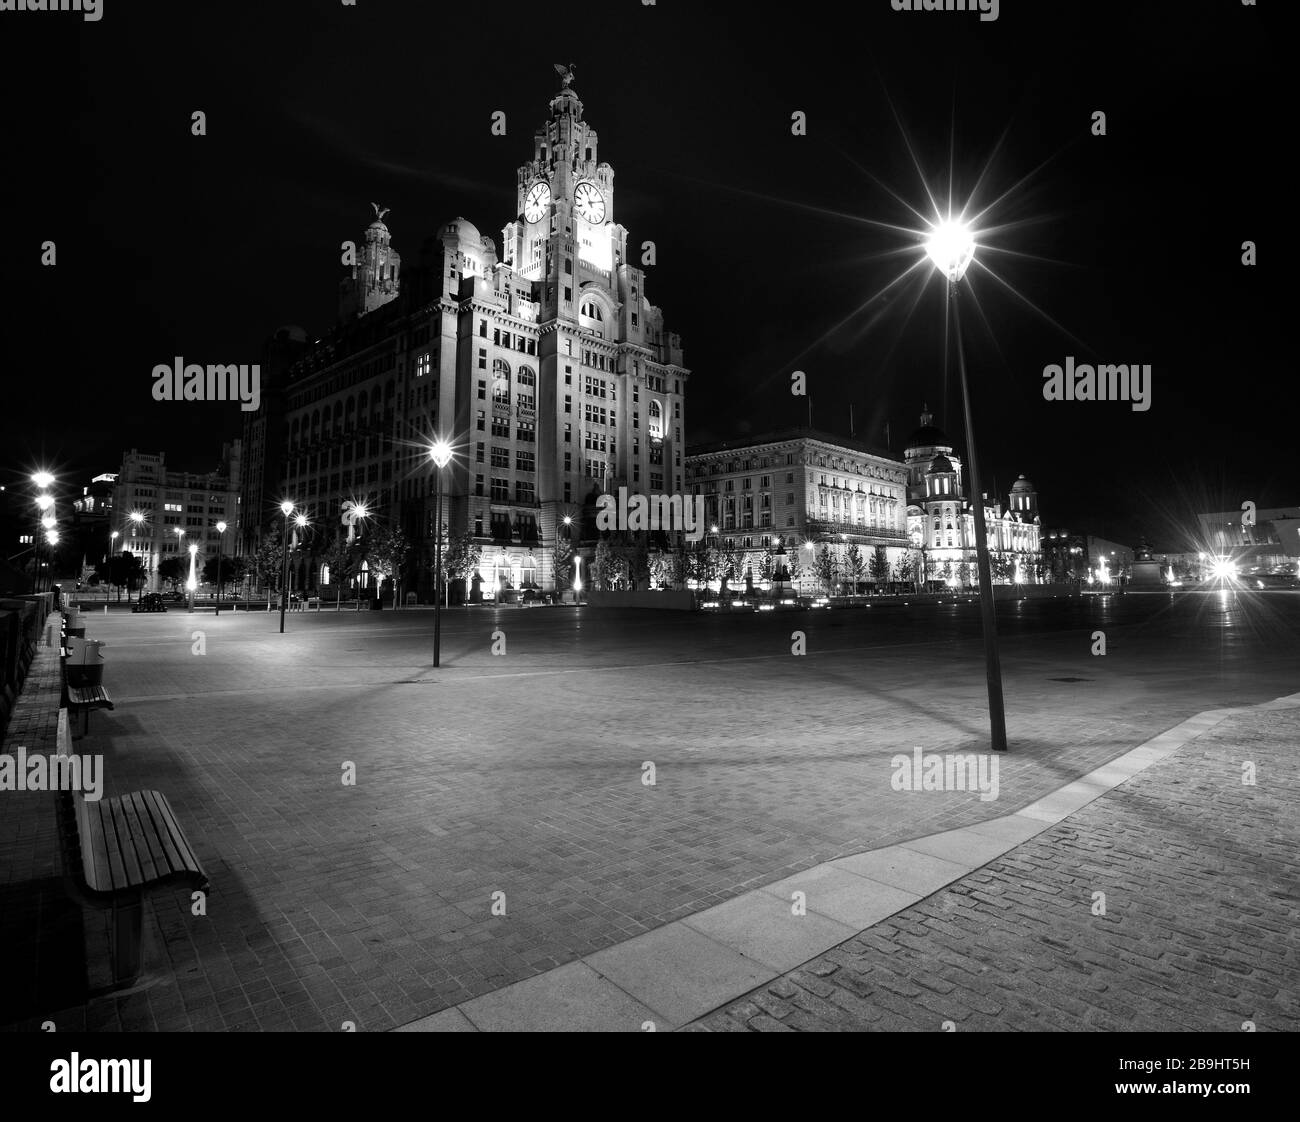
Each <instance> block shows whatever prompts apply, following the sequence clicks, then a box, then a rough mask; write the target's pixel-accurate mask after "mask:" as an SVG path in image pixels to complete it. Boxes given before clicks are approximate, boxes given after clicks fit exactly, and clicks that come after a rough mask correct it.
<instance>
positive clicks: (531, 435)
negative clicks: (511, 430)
mask: <svg viewBox="0 0 1300 1122" xmlns="http://www.w3.org/2000/svg"><path fill="white" fill-rule="evenodd" d="M515 437H516V439H518V440H523V441H526V442H527V443H529V444H533V443H536V441H537V426H536V425H534V424H533V423H532V422H531V421H521V422H520V423H519V427H518V428H517V429H515Z"/></svg>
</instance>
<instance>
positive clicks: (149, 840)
mask: <svg viewBox="0 0 1300 1122" xmlns="http://www.w3.org/2000/svg"><path fill="white" fill-rule="evenodd" d="M140 794H141V793H140V792H139V791H132V792H131V793H130V794H129V795H123V796H122V799H123V801H124V802H127V801H129V807H130V813H131V814H132V815H133V816H134V818H135V821H136V822H137V823H138V824H139V825H138V829H139V836H140V837H142V838H144V841H145V845H146V846H147V847H148V849H149V861H148V864H149V868H147V869H146V873H147V874H148V875H149V876H151V877H165V876H166V875H167V874H168V873H169V872H170V871H171V866H170V864H169V862H168V861H167V854H166V853H165V852H164V850H163V847H162V842H160V841H159V840H158V831H157V830H155V829H154V828H153V819H152V818H150V817H149V811H148V809H147V808H146V807H145V805H144V800H143V799H141V797H140ZM140 864H141V865H144V864H145V859H144V855H143V854H141V857H140Z"/></svg>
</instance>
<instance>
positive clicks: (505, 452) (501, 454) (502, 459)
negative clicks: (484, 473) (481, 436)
mask: <svg viewBox="0 0 1300 1122" xmlns="http://www.w3.org/2000/svg"><path fill="white" fill-rule="evenodd" d="M492 466H493V467H496V468H508V467H509V466H510V449H509V448H498V447H497V446H496V445H495V444H494V445H492Z"/></svg>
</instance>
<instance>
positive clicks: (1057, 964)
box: [690, 695, 1300, 1032]
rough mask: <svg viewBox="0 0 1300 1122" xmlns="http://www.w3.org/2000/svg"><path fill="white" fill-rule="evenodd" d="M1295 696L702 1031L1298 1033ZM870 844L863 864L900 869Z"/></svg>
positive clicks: (1227, 725) (722, 1012)
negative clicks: (885, 862) (885, 863)
mask: <svg viewBox="0 0 1300 1122" xmlns="http://www.w3.org/2000/svg"><path fill="white" fill-rule="evenodd" d="M1290 703H1291V705H1292V707H1291V708H1269V707H1261V708H1257V709H1254V710H1247V711H1244V712H1239V713H1236V714H1234V715H1233V716H1231V717H1230V718H1229V719H1227V720H1225V721H1224V722H1223V723H1222V724H1220V725H1218V726H1217V727H1215V728H1213V729H1212V730H1210V731H1209V732H1206V733H1203V734H1202V735H1200V736H1199V737H1197V738H1196V739H1195V740H1193V741H1191V742H1190V743H1188V744H1187V745H1186V746H1185V747H1184V748H1182V749H1180V750H1178V751H1177V752H1175V753H1174V754H1173V755H1171V756H1169V757H1168V758H1166V759H1164V760H1162V761H1158V762H1155V763H1153V764H1151V765H1150V767H1148V768H1147V769H1146V770H1144V771H1141V772H1139V773H1137V774H1135V775H1134V776H1133V777H1132V778H1131V779H1129V780H1127V781H1126V782H1124V783H1122V784H1121V785H1120V786H1118V787H1117V788H1116V789H1115V790H1113V791H1111V792H1110V793H1109V794H1107V795H1105V796H1103V797H1101V798H1099V799H1097V800H1096V801H1095V802H1092V803H1090V804H1089V805H1087V806H1084V807H1082V808H1081V809H1079V810H1078V811H1076V812H1075V813H1073V814H1071V815H1070V816H1069V817H1068V818H1067V819H1065V820H1064V821H1062V822H1060V823H1058V824H1057V825H1055V826H1052V827H1051V828H1049V829H1047V830H1044V831H1043V832H1042V833H1040V834H1038V835H1036V836H1035V837H1033V838H1031V839H1030V840H1029V841H1027V842H1025V843H1024V844H1022V845H1019V846H1016V847H1015V848H1014V849H1012V850H1011V851H1010V852H1008V853H1006V854H1005V855H1003V856H1001V857H998V858H995V859H994V860H993V861H991V862H990V863H989V864H987V865H985V866H984V867H982V868H981V869H979V870H978V871H977V872H974V873H971V874H969V875H967V876H964V877H962V878H961V879H960V880H957V881H955V882H954V883H952V884H950V885H949V886H948V887H947V888H945V889H943V890H941V891H939V892H936V893H935V894H934V895H933V896H930V897H928V898H927V899H925V900H922V901H920V902H919V903H916V904H914V905H912V906H911V907H908V908H905V909H903V910H902V911H900V912H898V913H897V914H896V915H894V916H892V917H890V918H889V919H888V920H886V921H884V922H882V923H879V924H877V925H875V926H874V927H872V928H871V929H870V930H869V931H866V932H864V933H862V934H861V935H859V936H857V937H856V938H853V939H850V940H848V941H847V942H845V943H843V944H841V945H840V946H838V947H836V948H835V949H834V950H833V951H830V952H829V953H827V954H824V955H822V956H820V957H818V958H816V959H813V960H812V961H811V962H808V963H807V964H806V965H805V966H803V967H802V968H800V969H798V970H795V971H792V972H789V973H787V974H784V975H783V976H782V977H781V978H779V979H777V980H776V981H773V982H769V983H767V984H765V985H763V986H760V987H758V988H756V989H754V990H753V991H752V992H750V993H748V994H746V995H745V996H744V997H743V998H741V999H740V1000H738V1001H734V1002H731V1003H730V1004H728V1005H726V1006H724V1007H723V1008H721V1009H719V1010H718V1011H716V1012H715V1013H713V1014H711V1015H709V1016H707V1017H704V1018H703V1019H702V1020H700V1021H697V1022H696V1023H694V1024H692V1025H691V1026H690V1030H691V1031H713V1032H735V1031H743V1030H757V1031H777V1032H780V1031H788V1030H797V1031H833V1030H850V1031H861V1030H865V1029H879V1030H899V1029H907V1030H912V1029H914V1030H918V1031H936V1030H943V1029H946V1030H947V1031H988V1030H1002V1029H1029V1030H1041V1029H1066V1030H1084V1029H1097V1030H1104V1031H1110V1032H1114V1031H1123V1030H1151V1031H1169V1030H1171V1029H1172V1030H1197V1031H1215V1032H1240V1031H1243V1030H1245V1031H1260V1032H1264V1031H1289V1032H1294V1031H1296V1030H1297V1029H1300V904H1298V901H1300V811H1298V809H1297V808H1298V805H1300V804H1298V801H1297V800H1300V768H1298V767H1297V763H1298V759H1300V757H1298V753H1300V707H1296V706H1300V695H1296V696H1295V697H1293V698H1291V699H1290ZM1251 769H1253V772H1254V774H1253V776H1252V775H1251V774H1250V771H1251ZM1252 778H1253V781H1254V782H1253V785H1251V784H1249V783H1246V782H1243V779H1252ZM975 832H976V833H977V834H978V833H981V832H983V831H982V830H981V828H980V827H976V828H975ZM1008 836H1010V835H1008ZM915 848H916V850H917V851H918V852H919V853H924V852H926V851H927V850H928V851H929V853H930V854H931V855H934V854H944V852H945V851H944V850H943V849H942V848H940V847H939V846H938V845H934V844H932V845H929V846H925V845H918V846H916V847H915ZM865 856H866V858H867V859H866V860H864V861H862V862H860V863H858V864H857V866H856V867H857V868H858V869H859V870H860V871H865V872H869V873H870V874H871V875H879V876H881V877H882V878H884V879H891V877H890V870H888V869H886V868H884V867H882V866H880V865H877V864H876V863H874V862H872V861H871V860H870V858H871V856H872V855H870V854H867V855H865ZM846 864H849V865H852V864H853V862H852V861H850V862H846ZM930 864H932V866H933V867H935V868H936V869H937V870H939V871H937V872H936V876H942V875H943V873H942V871H941V869H940V866H941V865H942V861H941V859H940V858H939V857H935V859H934V861H933V862H931V863H930ZM810 906H811V905H810Z"/></svg>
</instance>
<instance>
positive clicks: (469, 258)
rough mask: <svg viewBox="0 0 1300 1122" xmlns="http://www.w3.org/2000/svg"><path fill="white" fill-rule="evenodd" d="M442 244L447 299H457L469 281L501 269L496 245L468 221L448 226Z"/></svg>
mask: <svg viewBox="0 0 1300 1122" xmlns="http://www.w3.org/2000/svg"><path fill="white" fill-rule="evenodd" d="M439 237H440V238H441V240H442V251H443V270H442V291H443V295H444V296H450V297H453V298H454V297H455V296H456V295H457V294H458V293H459V291H460V284H461V281H462V280H463V279H464V278H465V277H485V276H487V275H488V274H489V273H490V272H491V270H492V269H494V268H496V265H497V249H496V243H495V242H494V241H493V240H492V239H491V238H490V237H488V236H487V235H485V234H480V233H479V231H478V227H477V226H475V225H474V223H473V222H471V221H470V220H469V219H468V218H457V219H454V220H453V221H451V222H448V223H447V225H445V226H444V227H443V228H442V232H441V233H440V234H439Z"/></svg>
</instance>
